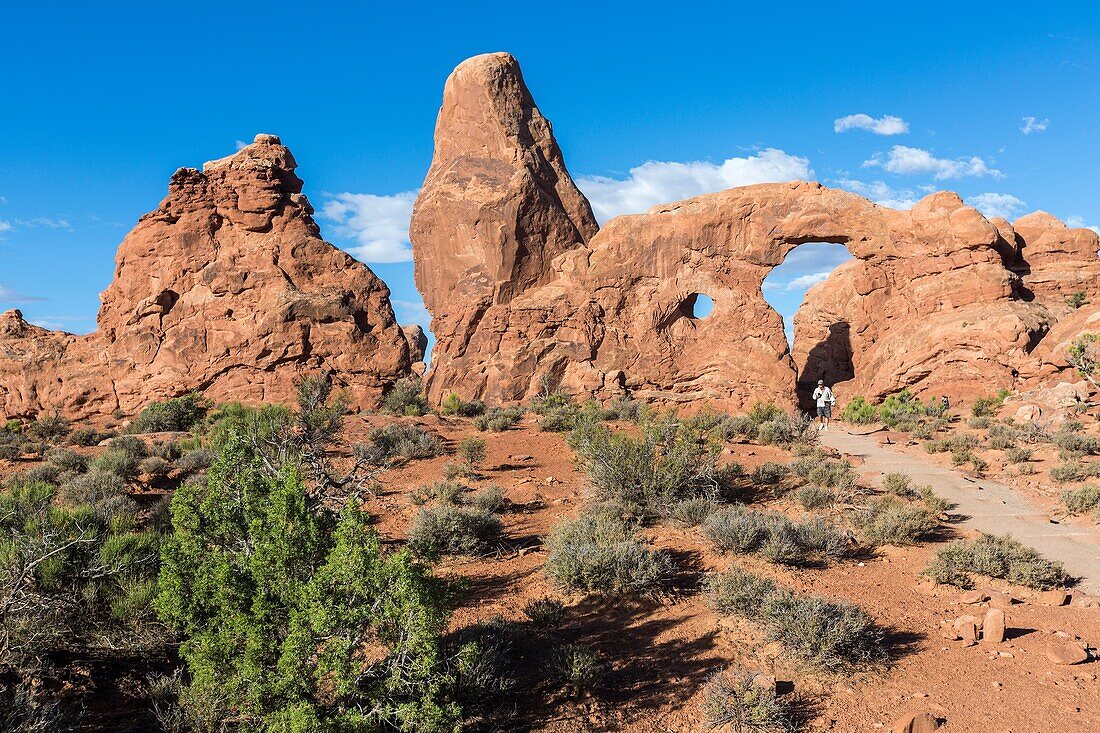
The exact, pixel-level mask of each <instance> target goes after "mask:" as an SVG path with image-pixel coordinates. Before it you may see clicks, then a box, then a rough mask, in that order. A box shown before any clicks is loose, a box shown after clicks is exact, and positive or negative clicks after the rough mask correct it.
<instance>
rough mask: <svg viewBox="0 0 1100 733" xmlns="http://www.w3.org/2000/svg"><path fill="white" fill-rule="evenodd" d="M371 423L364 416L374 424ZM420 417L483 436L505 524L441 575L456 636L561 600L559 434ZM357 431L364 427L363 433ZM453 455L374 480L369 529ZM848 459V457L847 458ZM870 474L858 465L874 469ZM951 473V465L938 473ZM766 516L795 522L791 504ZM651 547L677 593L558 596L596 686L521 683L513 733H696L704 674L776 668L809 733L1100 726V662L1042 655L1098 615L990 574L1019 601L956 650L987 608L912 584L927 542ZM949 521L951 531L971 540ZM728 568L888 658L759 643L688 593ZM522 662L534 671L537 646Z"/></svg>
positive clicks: (778, 504) (694, 535) (390, 532)
mask: <svg viewBox="0 0 1100 733" xmlns="http://www.w3.org/2000/svg"><path fill="white" fill-rule="evenodd" d="M372 420H373V421H374V422H377V421H378V420H377V419H373V418H372ZM418 422H420V423H422V424H424V425H425V426H426V427H428V428H429V429H432V430H433V431H435V432H437V433H438V434H439V435H440V436H441V437H443V438H444V439H445V440H447V441H448V442H449V443H451V444H457V442H458V441H459V440H461V439H462V438H464V437H467V436H473V435H477V436H480V437H484V438H486V440H487V443H488V456H487V460H486V461H485V466H486V469H485V470H484V471H483V473H484V479H483V480H482V481H480V482H476V485H477V484H480V485H489V484H496V485H498V486H500V487H501V488H502V489H503V490H504V492H505V495H506V496H507V497H508V499H510V500H511V502H512V504H513V509H512V510H511V511H509V512H507V513H506V514H505V515H504V520H505V523H506V528H507V536H508V546H507V547H505V548H502V549H501V551H500V552H499V553H498V554H497V555H495V556H493V557H489V558H483V559H478V560H469V561H453V562H450V563H447V564H445V565H444V566H443V567H442V568H441V569H440V571H441V572H443V573H445V574H450V575H453V576H455V577H458V578H462V579H465V580H466V581H467V583H468V589H467V593H466V594H465V597H464V601H463V603H462V606H461V608H460V609H459V611H458V613H457V614H456V616H455V619H454V627H455V628H456V629H458V628H461V627H463V626H466V625H469V624H471V623H475V622H478V621H485V620H488V619H491V618H493V617H495V616H501V617H504V618H506V619H510V620H515V621H519V622H523V621H524V614H523V610H522V609H523V607H524V606H525V605H526V604H527V603H528V602H530V601H531V600H534V599H537V598H541V597H545V596H554V597H559V598H561V597H562V596H561V595H560V594H559V593H558V592H557V591H556V590H555V589H554V588H553V587H552V586H551V584H550V583H549V581H548V580H547V578H546V577H545V576H544V575H543V573H542V572H541V568H542V565H543V563H544V561H545V557H546V556H545V553H544V551H543V549H542V543H541V540H540V537H542V536H544V535H546V534H547V533H548V532H550V531H551V529H552V528H553V527H554V525H555V524H556V523H557V522H558V521H559V520H560V519H561V518H562V517H564V516H569V515H573V514H575V513H576V512H578V511H583V502H584V495H585V489H586V477H585V476H584V474H582V473H581V472H580V471H578V470H577V468H576V466H575V465H574V462H573V455H572V452H571V451H570V450H569V448H568V447H567V446H566V445H565V441H564V438H563V436H561V435H558V434H554V433H542V432H538V431H537V429H536V428H535V427H534V426H533V424H532V423H528V422H525V423H524V424H523V425H521V426H520V427H519V428H518V429H514V430H509V431H507V432H504V433H497V434H493V433H477V431H476V430H474V429H473V428H472V426H471V425H470V424H469V422H468V421H464V420H459V419H448V418H439V417H427V418H422V419H420V420H419V421H418ZM365 427H366V425H365V424H364V426H363V429H365ZM725 454H726V456H728V459H729V460H737V461H738V462H740V463H742V464H743V465H744V466H746V467H747V468H750V469H751V468H752V467H754V466H755V465H758V464H760V463H762V462H764V461H768V460H779V461H785V460H789V456H788V455H787V454H786V453H785V452H783V451H781V450H779V449H776V448H772V447H765V446H758V445H752V444H731V445H729V446H728V447H727V448H726V450H725ZM453 460H454V458H453V456H442V457H439V458H436V459H432V460H429V461H417V462H414V463H411V464H408V465H407V466H405V467H402V468H400V469H398V470H393V471H390V472H388V473H386V474H385V475H384V476H383V478H382V482H383V484H384V489H383V491H382V492H381V494H380V495H379V496H378V497H376V498H375V499H374V500H373V501H374V502H375V504H376V507H375V508H376V510H377V511H378V513H379V514H380V516H381V517H382V519H381V522H380V529H381V531H382V532H383V534H384V535H385V536H387V537H388V538H389V539H391V540H392V541H393V542H394V543H398V542H400V541H401V540H402V539H403V538H404V536H405V533H406V531H407V528H408V526H409V524H410V523H411V521H412V518H413V516H414V515H415V513H416V510H417V508H416V507H415V506H413V505H412V504H411V503H410V502H409V500H408V497H407V492H409V491H410V490H412V489H413V488H415V487H417V486H420V485H423V484H427V483H430V482H432V481H436V480H440V479H442V478H443V467H444V465H445V464H446V463H448V462H450V461H453ZM858 462H859V461H857V463H858ZM871 468H872V467H871V466H870V465H868V467H867V469H866V470H868V471H870V470H871ZM949 473H952V472H949ZM944 478H945V477H944V476H942V475H930V476H929V477H928V478H926V479H921V480H922V481H925V480H926V481H929V482H931V483H932V484H933V486H934V488H935V489H936V490H937V492H942V493H943V494H944V495H945V496H948V497H950V495H949V493H948V490H947V489H948V487H947V486H946V485H945V484H944ZM766 504H767V505H768V508H771V509H777V510H780V511H785V512H787V513H789V514H792V515H793V514H799V513H801V511H802V510H801V509H800V508H798V507H796V506H795V505H794V504H793V502H788V501H771V502H766ZM646 532H647V535H648V536H649V539H650V540H651V542H652V544H653V545H654V546H655V547H660V548H666V549H668V550H669V551H671V552H673V553H674V555H675V556H676V558H677V559H678V561H679V563H680V566H681V568H682V572H681V575H680V577H679V578H678V580H677V583H676V588H675V589H674V591H673V592H672V593H670V594H669V595H668V596H666V597H663V598H661V599H659V600H654V601H635V600H600V599H595V598H591V597H589V598H581V597H565V598H564V600H565V601H566V602H567V604H568V605H569V613H568V616H567V619H568V621H567V623H566V624H565V627H564V628H563V630H562V632H561V635H562V636H563V637H564V640H566V641H576V642H582V643H587V644H592V645H594V646H595V647H596V648H597V649H599V650H600V651H601V652H602V653H603V654H604V655H605V657H606V658H607V659H608V660H609V661H610V663H611V665H612V671H611V673H610V677H609V680H608V682H607V683H606V685H605V687H604V689H603V690H602V691H601V692H600V693H599V694H597V695H593V696H591V697H589V698H586V699H579V700H578V699H570V698H567V697H564V696H562V695H556V694H554V693H553V692H552V691H550V692H545V691H544V692H543V693H540V694H534V691H532V690H527V691H525V693H524V694H521V695H518V696H517V699H516V701H515V702H516V704H517V706H518V707H517V713H516V717H515V721H516V727H517V728H518V729H530V730H537V731H547V732H550V731H553V732H555V733H557V732H563V733H564V732H565V731H637V732H638V733H641V732H642V731H701V730H704V729H705V727H704V723H703V718H702V716H701V714H700V703H701V700H702V694H701V693H702V687H703V685H704V683H705V681H706V679H707V677H708V676H709V675H710V674H712V673H713V672H715V671H717V670H718V669H721V668H723V667H725V666H730V665H742V666H744V667H747V668H750V669H752V670H755V671H761V672H766V673H770V674H774V675H776V677H777V678H778V679H779V680H783V681H788V682H791V683H793V689H794V693H795V694H798V695H803V696H805V697H807V698H808V699H809V700H811V701H814V707H815V712H816V718H815V719H814V721H813V723H812V724H811V726H810V730H814V731H825V730H829V731H851V732H853V733H854V732H855V731H872V730H880V729H881V730H889V729H890V728H891V726H892V725H893V724H894V723H895V721H896V720H897V719H898V718H900V717H901V716H902V715H903V714H904V713H906V712H909V711H913V710H917V709H927V710H929V711H931V712H933V713H934V714H936V715H937V716H939V717H941V718H944V719H946V724H945V726H944V727H943V728H942V730H944V731H960V732H964V731H965V732H968V733H969V732H972V731H1012V732H1013V733H1041V732H1044V731H1053V730H1074V731H1100V683H1098V682H1097V672H1098V671H1100V664H1098V663H1096V662H1093V663H1089V664H1084V665H1078V666H1059V665H1056V664H1054V663H1052V662H1051V661H1050V660H1049V659H1048V658H1047V650H1048V648H1050V647H1051V646H1052V645H1053V644H1055V643H1056V637H1055V636H1054V633H1055V632H1059V631H1062V632H1067V633H1070V634H1072V635H1074V636H1078V637H1080V638H1082V639H1084V640H1086V641H1087V642H1089V643H1090V646H1091V645H1095V644H1098V643H1100V608H1097V607H1084V606H1081V605H1077V603H1078V602H1080V601H1081V600H1082V597H1081V596H1080V595H1079V596H1078V598H1077V599H1076V600H1075V603H1074V604H1072V605H1066V606H1062V607H1050V606H1046V605H1043V604H1042V603H1041V602H1040V600H1039V597H1038V594H1037V593H1036V592H1034V591H1029V590H1027V589H1024V588H1018V587H1011V586H1009V585H1007V584H1005V583H1003V582H999V581H994V582H992V583H985V584H983V585H982V586H980V587H983V588H995V589H1000V590H1005V591H1008V592H1010V593H1011V594H1012V595H1013V596H1014V597H1015V598H1016V599H1017V601H1016V602H1015V603H1013V605H1012V606H1011V608H1009V609H1008V610H1007V611H1006V615H1007V625H1008V629H1009V631H1008V634H1007V637H1008V638H1007V640H1006V641H1005V642H1003V643H1000V644H984V643H983V644H979V645H977V646H971V647H965V646H963V645H962V642H957V641H948V640H946V639H945V638H942V637H941V634H940V628H941V622H944V621H948V620H953V619H955V618H956V617H958V616H960V615H963V614H966V613H975V614H976V615H979V616H980V615H981V614H982V613H984V610H985V609H984V607H983V606H984V604H983V605H979V606H977V607H975V606H969V605H966V604H965V603H963V602H962V591H960V590H958V589H956V588H952V587H946V586H935V585H933V584H931V583H930V582H927V581H924V580H922V578H921V576H920V571H921V570H922V569H923V568H924V566H925V565H926V564H927V562H928V561H929V560H930V559H931V557H932V555H933V554H934V551H935V548H936V545H925V546H919V547H907V548H885V549H883V550H881V551H880V552H878V553H877V554H875V555H873V556H870V557H866V558H863V559H862V560H860V561H854V560H853V561H849V562H844V563H841V564H838V565H835V566H832V567H828V568H823V569H787V568H779V567H776V566H774V565H770V564H768V563H766V562H763V561H760V560H756V559H753V558H746V557H738V558H730V557H724V556H721V555H719V554H717V553H715V552H714V551H713V550H712V549H711V548H710V547H709V545H708V543H707V542H706V541H705V540H704V539H703V538H702V537H701V535H700V533H699V531H698V530H696V529H681V528H677V527H671V526H665V525H658V526H654V527H650V528H648V529H647V530H646ZM972 535H976V532H974V531H972V530H969V529H968V528H966V527H965V526H953V527H951V528H949V531H948V532H947V538H950V537H952V536H972ZM734 563H736V564H739V565H742V566H743V567H746V568H748V569H750V570H752V571H753V572H756V573H758V574H761V575H767V576H769V577H772V578H774V579H775V580H776V581H777V582H779V583H781V584H783V585H784V586H787V587H790V588H792V589H796V590H799V591H802V592H809V593H816V594H822V595H825V596H829V597H833V598H840V599H846V600H849V601H852V602H854V603H856V604H858V605H860V606H861V607H863V608H864V609H865V610H867V611H868V612H869V613H870V614H872V615H873V616H874V618H875V619H876V620H877V621H878V622H879V623H880V624H882V625H883V626H885V627H887V628H889V629H890V630H891V643H892V646H893V650H894V654H893V659H892V661H891V664H890V665H889V667H888V668H886V669H883V670H881V671H877V672H868V673H861V674H855V675H845V676H831V675H823V674H820V673H815V672H813V671H811V670H808V669H806V668H804V667H802V666H800V665H799V664H798V663H796V662H792V661H790V660H788V659H786V658H785V657H783V656H782V654H781V650H780V649H779V648H778V647H777V646H776V645H773V644H765V643H762V641H761V640H762V636H763V634H762V630H761V629H760V628H758V627H755V626H754V625H753V624H751V623H748V622H743V621H738V620H734V619H726V618H722V617H720V616H718V615H716V614H715V613H714V612H712V611H711V610H709V609H708V608H707V606H706V605H705V603H704V602H703V600H702V598H701V596H700V593H699V583H700V581H701V579H702V577H703V574H704V573H705V572H707V571H710V570H720V569H724V568H726V567H728V566H730V565H731V564H734ZM531 658H532V664H537V663H539V654H538V651H537V650H534V651H532V654H531Z"/></svg>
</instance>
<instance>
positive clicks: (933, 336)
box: [411, 54, 1048, 409]
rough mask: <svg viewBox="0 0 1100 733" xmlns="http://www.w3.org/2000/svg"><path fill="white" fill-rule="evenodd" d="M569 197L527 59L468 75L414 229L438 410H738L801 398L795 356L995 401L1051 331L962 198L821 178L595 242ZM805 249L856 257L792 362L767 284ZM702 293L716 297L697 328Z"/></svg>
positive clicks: (439, 130) (619, 230) (649, 220)
mask: <svg viewBox="0 0 1100 733" xmlns="http://www.w3.org/2000/svg"><path fill="white" fill-rule="evenodd" d="M528 120H538V121H539V125H538V127H537V133H538V134H535V133H532V132H531V128H530V127H529V126H528V125H527V124H526V122H525V121H528ZM517 131H518V132H517ZM548 151H549V152H548ZM532 161H533V162H532ZM561 190H565V191H566V192H567V194H568V195H564V194H562V193H561V192H560V191H561ZM575 190H576V189H575V187H574V186H573V184H572V182H571V180H570V179H569V177H568V174H567V173H566V171H565V169H564V166H563V165H562V163H561V156H560V152H559V151H558V149H557V146H556V144H554V143H553V138H552V137H550V127H549V124H547V123H546V122H545V120H544V119H543V117H542V115H541V114H539V112H538V110H537V108H536V107H535V106H534V102H533V101H532V100H531V97H530V94H529V93H528V92H527V90H526V88H525V87H524V86H523V83H522V79H521V77H520V75H519V68H518V66H517V64H516V62H515V60H514V59H512V58H511V57H510V56H507V55H503V54H493V55H490V56H480V57H476V58H474V59H471V60H469V61H466V62H464V63H463V64H462V65H460V66H459V67H458V69H456V71H455V73H454V74H453V75H452V76H451V78H450V79H449V80H448V83H447V87H446V90H445V92H444V102H443V107H442V109H441V112H440V118H439V123H438V125H437V127H436V158H435V160H434V161H433V164H432V169H431V171H430V172H429V174H428V178H427V180H426V181H425V184H424V187H423V189H422V190H421V194H420V199H419V200H418V203H417V206H416V209H415V210H414V215H413V223H412V227H411V233H412V238H413V246H414V253H415V259H416V272H417V282H418V285H419V286H420V288H421V290H422V291H423V292H424V294H425V301H426V303H427V306H428V309H429V311H431V313H432V316H433V329H434V331H435V334H436V337H437V339H438V341H437V346H436V349H435V352H434V353H433V368H432V371H431V373H430V377H429V385H430V396H431V398H432V399H433V400H434V401H436V402H438V401H440V400H441V399H443V398H444V397H445V396H446V395H447V394H448V393H450V392H454V393H456V394H458V395H459V396H461V397H463V398H464V399H473V398H483V399H487V400H490V401H512V400H522V399H525V398H527V397H530V396H531V395H532V394H533V393H534V392H536V391H537V390H538V389H540V387H541V385H542V384H544V383H546V382H547V381H549V382H550V383H556V384H560V385H562V386H564V387H565V388H567V389H569V390H571V391H573V392H575V393H577V394H592V395H597V396H610V395H613V394H617V393H621V392H624V391H629V392H631V393H632V394H634V395H636V396H638V397H641V398H644V399H648V400H652V401H660V402H666V403H700V402H704V401H706V402H711V403H714V404H716V405H720V406H723V407H726V408H729V409H739V408H742V407H745V406H746V405H748V404H751V403H752V402H754V401H757V400H777V401H781V402H786V403H789V402H790V401H792V400H793V399H794V396H795V374H796V371H795V362H798V365H799V366H800V367H801V371H802V373H803V374H805V375H806V376H807V377H811V378H814V379H816V376H815V374H814V372H815V370H819V369H822V368H825V369H833V370H836V369H843V368H846V369H848V370H849V371H850V372H851V374H850V375H849V376H848V378H849V379H854V380H856V384H858V387H859V389H860V390H861V391H864V392H865V393H867V394H869V395H872V394H873V395H880V394H886V393H888V392H891V391H896V390H897V389H900V388H902V387H905V386H914V387H918V388H919V389H922V390H934V391H937V392H943V393H946V394H951V395H958V394H962V393H973V392H974V391H976V390H981V391H983V392H985V391H991V390H994V389H996V388H997V387H999V386H1007V385H1009V384H1011V382H1012V379H1013V377H1014V369H1015V365H1016V363H1017V362H1018V361H1019V359H1020V358H1022V357H1023V356H1024V355H1026V353H1027V351H1028V350H1029V348H1030V347H1031V346H1032V345H1033V344H1034V342H1035V341H1036V340H1037V338H1038V336H1039V335H1041V334H1042V332H1043V331H1044V329H1045V328H1046V327H1047V322H1048V317H1047V314H1046V312H1045V311H1044V309H1043V308H1042V307H1041V306H1039V305H1035V304H1030V303H1027V302H1025V301H1024V300H1023V299H1022V298H1021V297H1020V292H1021V289H1022V288H1021V282H1020V279H1019V277H1018V276H1017V275H1016V274H1015V273H1013V272H1011V271H1009V270H1008V269H1006V267H1005V257H1006V252H1005V247H1006V243H1005V242H1004V241H1003V236H1002V234H1001V233H1000V231H999V230H998V229H997V227H995V226H994V225H993V224H991V223H990V222H989V221H988V220H986V219H985V218H984V217H983V216H982V215H981V214H980V213H979V212H977V211H976V210H974V209H972V208H970V207H968V206H966V205H965V204H963V202H962V201H961V200H960V199H959V197H958V196H956V195H955V194H950V193H939V194H934V195H932V196H929V197H927V198H925V199H924V200H923V201H921V202H920V203H919V204H918V205H917V206H916V207H914V209H913V210H912V211H894V210H891V209H886V208H883V207H879V206H876V205H874V204H872V203H871V202H869V201H867V200H866V199H864V198H862V197H859V196H856V195H854V194H851V193H847V192H843V191H837V190H831V189H827V188H825V187H823V186H821V185H819V184H815V183H803V182H794V183H790V184H763V185H757V186H748V187H744V188H737V189H732V190H729V191H724V192H721V193H714V194H708V195H705V196H699V197H697V198H694V199H690V200H687V201H681V202H676V203H671V204H666V205H663V206H657V207H654V208H653V209H651V210H650V211H649V212H648V213H646V214H641V215H633V216H622V217H618V218H616V219H613V220H612V221H610V222H608V223H607V224H606V225H605V226H604V228H603V229H602V230H600V231H599V232H598V233H595V225H594V224H590V223H589V222H590V219H589V217H590V215H589V214H588V212H589V209H588V206H587V204H585V203H584V202H583V199H579V200H578V194H575ZM806 242H834V243H843V244H845V245H846V246H847V247H848V249H849V251H851V252H852V254H853V255H854V256H855V257H856V258H857V261H856V262H854V263H851V264H850V265H848V266H846V267H845V268H842V270H841V272H840V273H838V275H835V276H834V278H835V280H831V281H830V283H829V284H828V285H826V286H818V288H817V289H816V290H815V291H814V292H815V293H816V295H815V297H814V298H812V299H811V302H810V303H808V304H807V306H808V309H805V311H804V312H803V313H802V314H801V318H800V320H799V323H800V324H801V329H802V332H803V334H804V335H805V336H806V340H805V341H804V343H805V344H807V347H806V348H805V350H804V351H801V350H800V351H799V353H797V354H796V356H795V359H793V360H792V358H791V355H790V354H789V353H788V349H787V343H786V340H785V338H784V336H783V324H782V320H781V319H780V317H779V315H778V314H777V313H776V312H775V311H774V310H773V309H772V308H771V306H769V305H768V304H767V303H766V302H765V300H764V298H763V295H762V293H761V290H760V285H761V283H762V281H763V279H764V277H765V276H766V275H767V274H768V272H769V271H770V270H771V269H772V268H774V267H775V266H777V265H778V264H780V263H781V262H782V261H783V259H784V257H785V256H786V255H787V253H788V252H790V251H791V250H792V249H794V248H795V247H797V246H798V245H800V244H803V243H806ZM532 253H533V254H532ZM517 261H521V262H523V263H524V265H523V266H522V267H518V266H513V265H514V263H515V262H517ZM502 263H504V264H507V265H509V266H503V265H502ZM834 283H835V285H834ZM433 289H435V291H434V292H433ZM700 294H702V295H707V296H710V297H711V298H712V299H713V300H714V304H715V305H714V310H713V312H712V313H711V314H710V315H708V316H706V317H705V318H698V317H696V314H695V313H694V306H695V301H696V298H697V296H698V295H700ZM830 376H831V378H836V375H835V374H833V375H830Z"/></svg>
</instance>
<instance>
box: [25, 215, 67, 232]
mask: <svg viewBox="0 0 1100 733" xmlns="http://www.w3.org/2000/svg"><path fill="white" fill-rule="evenodd" d="M15 223H16V224H17V225H19V226H21V227H26V228H28V229H39V228H43V229H69V230H71V229H72V228H73V227H72V224H70V223H69V222H68V220H67V219H50V218H49V217H46V216H36V217H35V218H33V219H16V220H15Z"/></svg>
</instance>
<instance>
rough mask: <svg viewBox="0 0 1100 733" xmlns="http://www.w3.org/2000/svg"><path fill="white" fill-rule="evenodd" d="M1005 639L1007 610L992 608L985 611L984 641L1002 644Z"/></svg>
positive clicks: (983, 624)
mask: <svg viewBox="0 0 1100 733" xmlns="http://www.w3.org/2000/svg"><path fill="white" fill-rule="evenodd" d="M1004 640H1005V612H1004V611H1003V610H1001V609H999V608H991V609H989V610H988V611H986V612H985V618H984V619H982V641H984V642H986V643H989V644H1000V643H1001V642H1002V641H1004Z"/></svg>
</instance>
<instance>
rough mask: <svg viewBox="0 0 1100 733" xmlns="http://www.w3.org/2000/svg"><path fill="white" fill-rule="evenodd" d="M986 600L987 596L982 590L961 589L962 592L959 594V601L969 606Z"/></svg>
mask: <svg viewBox="0 0 1100 733" xmlns="http://www.w3.org/2000/svg"><path fill="white" fill-rule="evenodd" d="M988 600H989V596H988V595H987V594H986V592H985V591H984V590H967V591H963V592H962V594H961V595H959V603H965V604H966V605H969V606H973V605H977V604H979V603H984V602H985V601H988Z"/></svg>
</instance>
